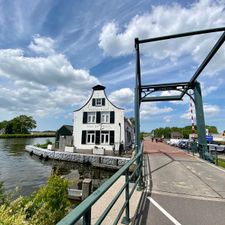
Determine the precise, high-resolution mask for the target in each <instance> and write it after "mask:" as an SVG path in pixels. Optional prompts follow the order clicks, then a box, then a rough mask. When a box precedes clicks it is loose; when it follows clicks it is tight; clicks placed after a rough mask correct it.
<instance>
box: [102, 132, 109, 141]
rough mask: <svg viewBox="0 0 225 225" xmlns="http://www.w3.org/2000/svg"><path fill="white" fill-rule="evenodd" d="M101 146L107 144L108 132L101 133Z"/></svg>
mask: <svg viewBox="0 0 225 225" xmlns="http://www.w3.org/2000/svg"><path fill="white" fill-rule="evenodd" d="M101 144H109V131H102V132H101Z"/></svg>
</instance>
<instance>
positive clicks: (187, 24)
mask: <svg viewBox="0 0 225 225" xmlns="http://www.w3.org/2000/svg"><path fill="white" fill-rule="evenodd" d="M203 9H204V10H203ZM177 15H179V16H177ZM224 21H225V10H224V1H213V0H200V1H197V2H195V3H193V4H192V5H190V6H189V7H183V6H181V5H179V4H172V5H169V6H168V5H159V6H156V7H153V8H152V9H151V11H150V12H148V13H145V14H144V15H137V16H135V17H134V18H133V19H132V20H131V21H130V22H129V23H128V24H127V25H126V26H125V27H124V28H123V29H120V28H119V25H118V24H117V23H116V22H115V21H113V22H110V23H108V24H106V25H105V26H104V27H103V28H102V32H101V34H100V36H99V47H100V48H102V49H103V51H104V54H106V55H110V56H114V57H116V56H122V55H128V54H131V53H132V52H133V51H134V38H136V37H139V38H140V39H144V38H149V37H157V36H162V35H167V34H174V33H180V32H187V31H193V30H199V29H207V28H215V27H220V26H224V25H225V22H224ZM217 39H218V35H212V34H210V35H200V36H193V37H188V39H185V38H181V39H177V40H176V41H174V40H173V41H162V42H155V43H154V44H151V43H150V44H145V45H144V46H141V52H142V53H144V54H147V55H150V56H152V57H154V58H156V59H165V58H170V59H171V60H174V59H176V58H178V57H180V56H182V55H186V54H190V55H192V56H193V59H194V60H195V61H196V62H197V63H199V62H201V61H202V59H203V58H204V57H205V56H206V55H207V53H208V52H209V50H210V46H213V43H215V41H216V40H217ZM142 47H143V48H142ZM224 60H225V51H224V47H223V49H222V50H221V51H219V52H218V54H217V56H216V59H214V60H213V62H214V63H211V64H212V65H211V64H210V70H208V72H210V73H212V71H214V72H216V71H218V70H219V69H220V66H223V65H224V63H223V62H224Z"/></svg>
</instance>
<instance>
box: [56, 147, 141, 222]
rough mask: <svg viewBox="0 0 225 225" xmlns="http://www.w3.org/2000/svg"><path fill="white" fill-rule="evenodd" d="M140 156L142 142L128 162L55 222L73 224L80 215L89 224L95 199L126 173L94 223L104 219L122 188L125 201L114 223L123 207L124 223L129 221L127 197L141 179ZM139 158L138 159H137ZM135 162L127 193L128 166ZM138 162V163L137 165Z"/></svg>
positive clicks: (120, 214)
mask: <svg viewBox="0 0 225 225" xmlns="http://www.w3.org/2000/svg"><path fill="white" fill-rule="evenodd" d="M142 156H143V143H142V144H141V147H140V149H139V152H138V154H137V155H136V156H135V157H134V158H133V159H131V160H130V161H129V162H127V163H126V164H125V165H124V166H123V167H122V168H120V169H119V170H118V171H117V172H116V173H115V174H114V175H113V176H112V177H111V178H109V179H108V180H107V181H105V182H104V183H103V184H102V185H101V186H100V187H99V188H98V189H97V190H96V191H94V192H93V193H92V194H91V195H90V196H89V197H87V198H86V199H85V200H84V201H83V202H82V203H80V204H79V205H78V206H77V207H76V208H75V209H73V210H72V211H71V212H70V213H69V214H68V215H67V216H65V217H64V218H63V219H62V220H61V221H59V222H58V223H57V225H73V224H75V223H76V222H77V221H79V219H80V218H81V217H83V224H86V225H89V224H91V218H90V217H91V207H92V206H93V205H94V204H95V203H96V201H97V200H99V198H100V197H102V195H103V194H104V193H105V192H106V191H107V190H108V189H109V188H110V187H111V186H112V185H113V184H114V183H115V182H116V181H117V180H118V179H119V178H120V177H121V176H122V175H124V174H125V175H126V181H125V184H124V185H123V186H122V188H121V189H120V190H119V192H118V193H117V194H116V196H115V197H114V198H113V200H112V201H111V202H110V203H109V205H108V207H107V208H106V209H105V211H104V212H103V213H102V215H101V216H100V217H99V219H98V221H97V222H96V223H95V224H101V222H102V221H103V220H104V219H105V217H106V216H107V214H108V213H109V211H110V210H111V208H112V207H113V205H114V204H115V203H116V201H117V200H118V198H119V197H120V195H121V194H122V193H123V190H125V203H124V205H123V206H122V208H121V210H120V212H119V213H118V215H117V218H116V220H115V222H114V224H117V223H118V221H119V219H120V217H121V216H122V213H123V211H124V209H126V216H125V223H127V222H129V220H130V218H129V199H130V197H131V195H132V194H133V192H134V189H135V187H136V186H137V184H138V182H139V181H140V179H141V167H142V165H141V163H142V160H141V159H142ZM139 159H140V160H139ZM135 162H137V167H136V169H135V171H134V172H133V174H132V175H131V177H133V176H134V173H135V174H136V176H137V177H136V181H135V185H134V188H133V189H132V191H131V193H129V183H130V180H131V177H130V178H129V168H130V166H131V165H132V164H134V163H135ZM138 162H139V165H138Z"/></svg>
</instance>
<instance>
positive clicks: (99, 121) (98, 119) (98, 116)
mask: <svg viewBox="0 0 225 225" xmlns="http://www.w3.org/2000/svg"><path fill="white" fill-rule="evenodd" d="M96 123H101V112H97V116H96Z"/></svg>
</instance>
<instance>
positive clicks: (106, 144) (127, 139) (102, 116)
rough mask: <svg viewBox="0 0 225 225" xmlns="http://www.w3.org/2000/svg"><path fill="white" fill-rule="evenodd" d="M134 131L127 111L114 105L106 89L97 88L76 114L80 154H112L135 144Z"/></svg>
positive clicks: (74, 137) (75, 144) (98, 86)
mask: <svg viewBox="0 0 225 225" xmlns="http://www.w3.org/2000/svg"><path fill="white" fill-rule="evenodd" d="M133 137H134V129H133V126H132V124H131V122H130V121H129V120H128V119H126V118H125V117H124V109H121V108H119V107H117V106H115V105H113V104H112V103H111V102H110V101H109V100H108V98H107V96H106V94H105V87H104V86H101V85H97V86H95V87H93V92H92V95H91V97H90V99H89V100H88V101H87V103H86V104H85V105H84V106H83V107H81V108H80V109H78V110H76V111H74V126H73V139H74V146H75V149H76V150H75V151H76V152H86V153H93V154H112V152H113V151H114V150H115V151H117V150H119V146H120V145H121V144H123V146H124V148H125V149H126V148H128V147H130V146H131V145H132V143H133Z"/></svg>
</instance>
